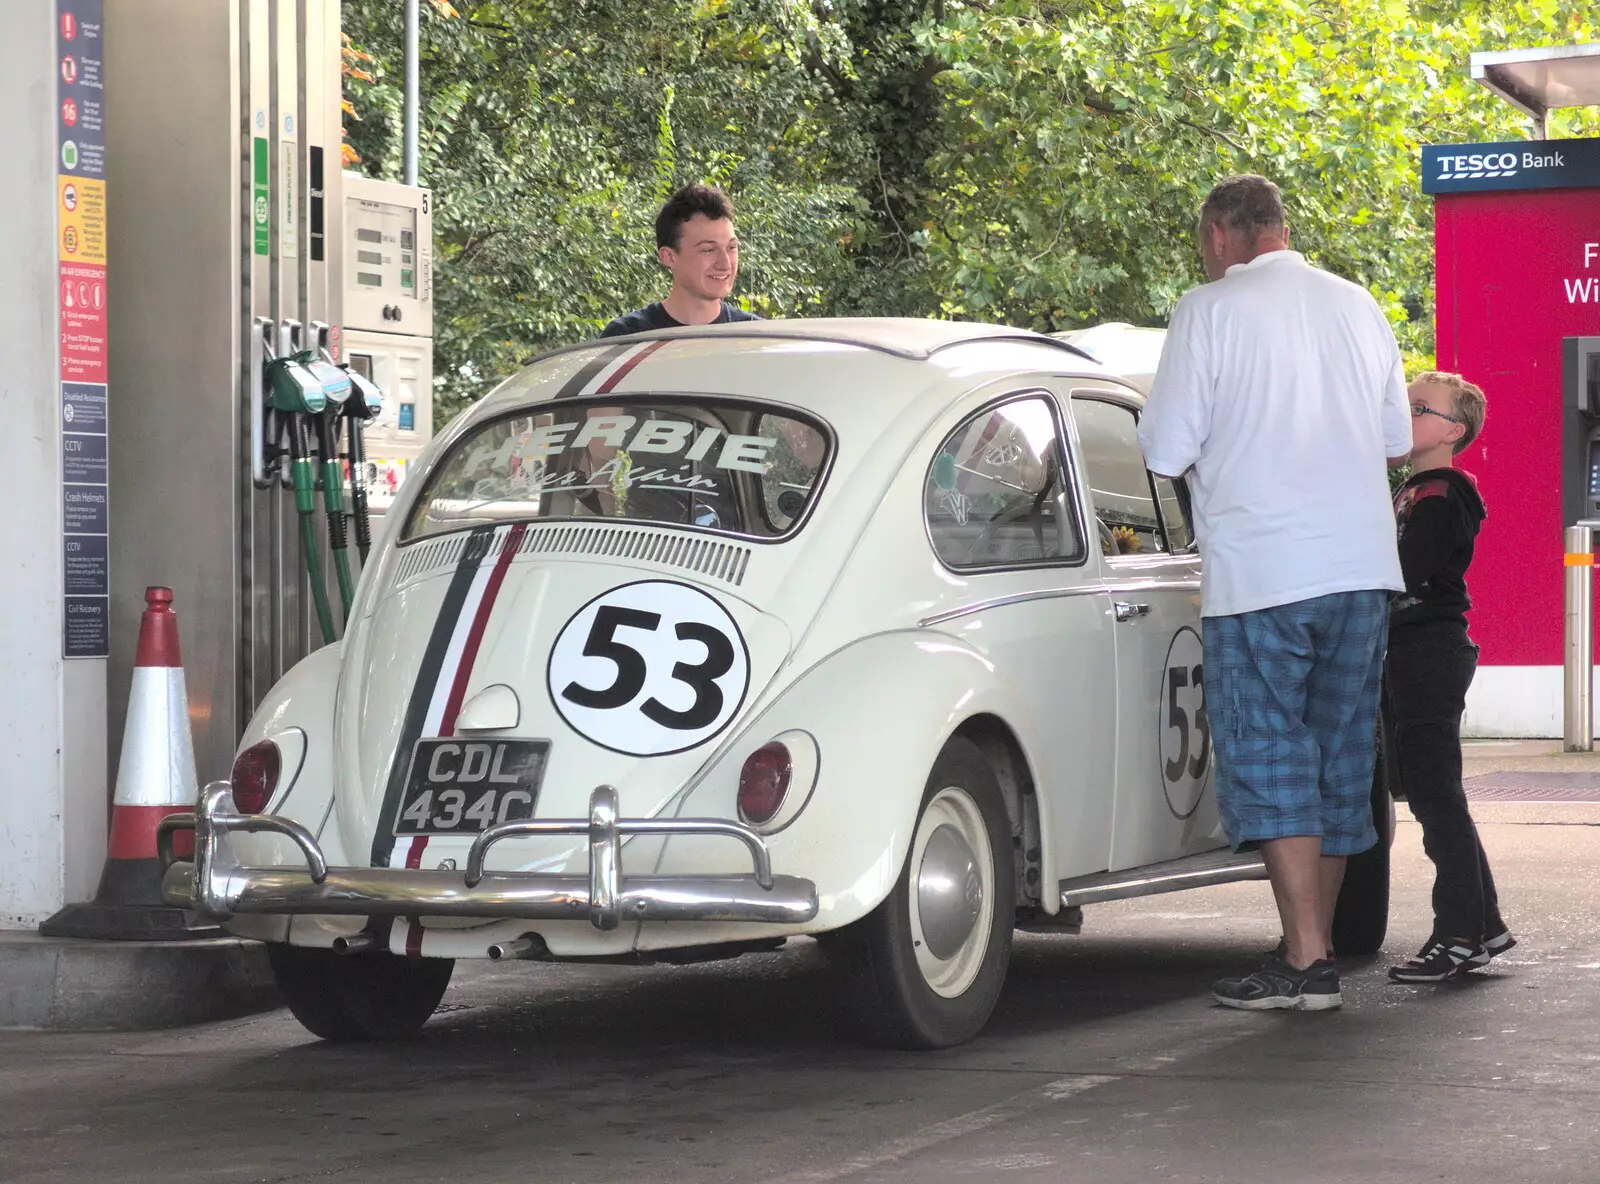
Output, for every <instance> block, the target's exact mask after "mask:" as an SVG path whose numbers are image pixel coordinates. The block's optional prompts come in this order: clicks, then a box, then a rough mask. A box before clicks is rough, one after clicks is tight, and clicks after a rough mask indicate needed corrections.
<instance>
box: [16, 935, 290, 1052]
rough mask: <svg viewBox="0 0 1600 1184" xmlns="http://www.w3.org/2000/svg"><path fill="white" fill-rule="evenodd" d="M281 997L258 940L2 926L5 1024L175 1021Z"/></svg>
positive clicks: (250, 1008) (86, 1026)
mask: <svg viewBox="0 0 1600 1184" xmlns="http://www.w3.org/2000/svg"><path fill="white" fill-rule="evenodd" d="M280 1003H281V1000H280V999H279V997H278V991H277V988H276V987H275V986H274V985H273V981H272V971H271V969H270V968H269V967H268V966H267V955H266V950H265V949H264V948H263V947H262V946H261V945H260V943H258V942H253V941H242V940H240V939H239V938H233V937H225V938H216V939H212V940H209V941H191V942H166V941H84V940H81V939H78V938H55V937H41V936H40V935H39V934H37V933H33V932H19V931H14V930H0V1028H47V1029H53V1030H57V1031H64V1032H115V1031H134V1030H139V1029H148V1028H171V1027H177V1026H178V1025H180V1024H198V1023H204V1022H206V1021H208V1020H224V1019H233V1018H235V1017H237V1016H241V1015H248V1014H250V1013H251V1012H255V1011H265V1010H267V1009H269V1008H272V1007H277V1006H279V1005H280Z"/></svg>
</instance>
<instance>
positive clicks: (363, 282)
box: [345, 200, 417, 300]
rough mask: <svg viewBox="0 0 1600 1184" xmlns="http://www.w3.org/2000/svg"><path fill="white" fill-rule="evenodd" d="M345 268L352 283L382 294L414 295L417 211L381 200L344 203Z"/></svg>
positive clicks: (415, 287) (415, 284)
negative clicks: (346, 239)
mask: <svg viewBox="0 0 1600 1184" xmlns="http://www.w3.org/2000/svg"><path fill="white" fill-rule="evenodd" d="M345 212H346V215H347V216H346V218H345V226H346V227H347V231H346V233H347V234H348V236H349V240H348V242H347V243H346V264H345V265H346V268H347V269H348V271H347V274H349V275H350V276H351V277H352V279H353V280H354V283H355V286H356V287H357V288H360V289H364V290H366V291H369V292H373V293H377V294H381V295H382V296H384V297H385V298H399V297H410V298H411V299H413V300H415V299H416V298H417V211H416V210H415V209H414V208H412V207H410V206H397V205H391V204H389V203H388V202H382V201H359V200H356V201H351V202H350V203H348V205H347V206H346V207H345Z"/></svg>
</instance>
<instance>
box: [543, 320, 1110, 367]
mask: <svg viewBox="0 0 1600 1184" xmlns="http://www.w3.org/2000/svg"><path fill="white" fill-rule="evenodd" d="M712 337H715V338H728V337H737V338H744V339H751V338H778V339H783V340H790V341H819V342H828V343H832V344H838V345H856V346H861V347H862V348H864V349H872V350H877V351H879V352H881V353H887V354H894V355H895V356H896V357H901V358H911V359H914V360H918V361H926V360H927V359H928V358H931V357H932V356H933V355H934V354H936V353H938V352H939V351H940V350H942V349H948V348H950V347H951V346H956V345H965V344H967V343H969V342H974V341H1018V342H1029V343H1032V344H1035V345H1045V346H1052V347H1054V348H1056V349H1060V350H1065V351H1068V352H1070V353H1072V354H1073V355H1075V356H1077V357H1080V358H1087V359H1088V360H1090V361H1096V360H1097V359H1096V358H1095V357H1094V355H1093V354H1091V353H1089V352H1088V351H1087V350H1085V349H1082V348H1080V347H1079V346H1077V345H1075V344H1074V343H1072V342H1070V341H1065V340H1062V339H1060V338H1056V337H1050V336H1048V335H1046V334H1044V333H1035V332H1033V331H1032V330H1031V329H1016V328H1012V327H1011V326H1008V325H989V324H984V323H983V322H980V321H940V320H933V319H931V318H922V317H815V318H795V319H792V320H760V321H731V322H727V323H725V324H720V325H682V326H679V327H678V328H674V329H652V330H649V331H648V332H644V333H630V334H628V335H627V336H625V337H615V338H608V339H607V340H608V341H652V340H656V339H665V340H670V341H683V340H693V339H695V338H712ZM595 344H596V343H595V342H593V341H586V342H582V343H580V344H578V345H570V346H567V347H565V348H563V349H559V350H552V351H551V352H550V353H548V354H543V355H540V356H541V357H552V356H554V355H556V354H560V353H566V352H568V351H569V350H575V349H591V348H593V347H594V345H595Z"/></svg>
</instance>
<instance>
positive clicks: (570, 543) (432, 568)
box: [391, 524, 751, 588]
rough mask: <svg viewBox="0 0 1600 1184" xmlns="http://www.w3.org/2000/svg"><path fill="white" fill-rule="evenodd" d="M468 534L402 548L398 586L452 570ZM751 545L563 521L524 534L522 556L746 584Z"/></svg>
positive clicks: (497, 544) (498, 541)
mask: <svg viewBox="0 0 1600 1184" xmlns="http://www.w3.org/2000/svg"><path fill="white" fill-rule="evenodd" d="M467 537H468V536H467V534H466V533H465V532H461V533H457V534H453V535H450V536H448V537H446V538H442V539H437V540H434V541H432V542H424V543H415V544H413V545H411V546H409V547H406V548H404V549H403V550H402V552H401V556H400V562H399V564H398V565H397V566H396V568H395V573H394V583H393V584H392V585H391V586H392V587H395V588H398V587H400V586H402V585H404V584H409V583H411V582H412V581H413V580H417V579H421V578H422V577H423V576H428V575H433V574H435V573H437V572H439V571H443V570H449V569H450V568H453V567H455V566H456V564H457V563H458V562H460V559H461V551H462V548H463V547H464V546H465V545H466V540H467ZM508 537H509V535H508V534H500V535H499V536H498V537H497V538H496V540H495V544H494V546H493V548H492V551H493V553H494V554H499V551H500V548H501V547H503V546H504V545H505V540H506V539H507V538H508ZM750 551H751V548H749V547H747V546H743V545H741V544H739V543H731V542H726V541H724V540H722V539H716V538H708V537H706V536H704V535H696V534H685V533H683V532H681V531H675V530H653V529H651V528H649V527H637V526H583V525H579V524H563V525H559V526H557V525H550V526H533V527H530V528H529V529H528V531H527V533H526V534H524V535H523V536H522V546H521V548H520V549H519V550H518V554H519V555H588V556H594V557H596V558H613V559H625V560H628V561H630V562H633V563H640V564H647V565H650V566H653V567H675V568H678V569H680V570H683V571H692V572H695V573H696V574H698V575H702V576H707V577H709V578H710V579H714V580H720V581H722V582H723V583H725V584H729V585H732V586H733V587H735V588H737V587H738V586H739V585H741V584H742V583H744V576H745V571H746V569H747V568H748V567H749V565H750Z"/></svg>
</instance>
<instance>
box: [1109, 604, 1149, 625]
mask: <svg viewBox="0 0 1600 1184" xmlns="http://www.w3.org/2000/svg"><path fill="white" fill-rule="evenodd" d="M1111 609H1112V611H1113V612H1115V613H1116V615H1117V620H1119V621H1132V620H1135V619H1136V618H1138V617H1144V616H1149V614H1150V606H1149V605H1148V604H1129V603H1128V602H1127V601H1125V600H1113V601H1112V602H1111Z"/></svg>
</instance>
